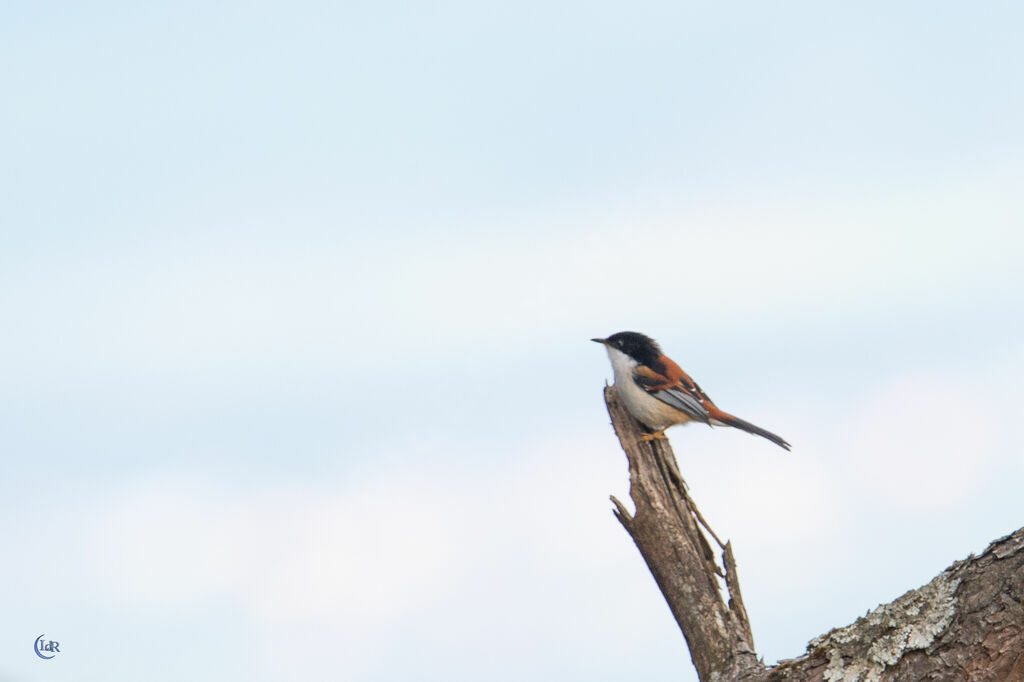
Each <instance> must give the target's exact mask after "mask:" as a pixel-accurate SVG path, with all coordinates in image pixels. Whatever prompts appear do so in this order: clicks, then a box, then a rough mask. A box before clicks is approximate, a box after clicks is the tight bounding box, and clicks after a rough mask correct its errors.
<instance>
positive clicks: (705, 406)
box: [633, 355, 716, 423]
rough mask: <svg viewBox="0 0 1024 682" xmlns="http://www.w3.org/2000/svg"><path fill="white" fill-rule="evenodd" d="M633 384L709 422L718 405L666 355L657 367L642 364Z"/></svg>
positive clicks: (655, 364)
mask: <svg viewBox="0 0 1024 682" xmlns="http://www.w3.org/2000/svg"><path fill="white" fill-rule="evenodd" d="M633 381H635V382H636V383H637V385H638V386H640V388H642V389H644V390H645V391H647V392H648V393H650V394H651V395H652V396H654V397H655V398H657V399H658V400H660V401H662V402H663V403H666V404H668V405H671V406H672V407H674V408H676V409H677V410H682V411H683V412H685V413H686V414H688V415H689V416H690V417H691V418H692V419H696V420H697V421H701V422H704V423H708V422H709V421H710V418H711V412H712V411H714V410H715V409H716V408H715V404H714V403H713V402H711V399H710V398H708V396H707V395H706V394H705V393H704V391H702V390H700V386H698V385H697V383H696V382H695V381H694V380H693V379H691V378H690V377H689V376H688V375H687V374H686V372H684V371H683V370H682V369H680V367H679V365H677V364H676V363H674V362H672V360H670V359H669V358H667V357H665V356H664V355H662V356H661V357H659V358H658V359H657V360H656V361H655V362H654V363H653V366H647V365H638V366H637V367H636V368H634V369H633Z"/></svg>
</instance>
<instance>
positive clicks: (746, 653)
mask: <svg viewBox="0 0 1024 682" xmlns="http://www.w3.org/2000/svg"><path fill="white" fill-rule="evenodd" d="M605 402H606V403H607V405H608V414H609V415H610V416H611V419H612V425H613V427H614V428H615V432H616V434H617V435H618V437H619V442H620V443H621V445H622V449H623V450H624V451H625V453H626V458H627V459H628V461H629V482H630V488H629V494H630V497H631V498H632V499H633V503H634V505H635V507H636V512H635V513H634V514H631V513H630V512H629V510H628V509H627V508H626V506H625V505H623V504H622V503H621V502H619V500H617V499H616V498H615V497H612V498H611V499H612V502H613V503H614V504H615V509H614V510H613V511H614V514H615V516H616V518H617V519H618V520H619V521H620V522H621V523H622V525H623V527H624V528H625V529H626V531H627V532H628V533H629V534H630V536H631V537H632V538H633V541H634V543H636V546H637V549H639V550H640V554H641V555H642V556H643V558H644V560H645V561H646V562H647V566H648V567H649V568H650V570H651V574H652V575H653V576H654V579H655V581H656V582H657V584H658V587H659V589H660V590H661V593H662V594H663V595H664V597H665V601H666V602H668V606H669V609H671V611H672V615H673V616H674V617H675V619H676V622H677V623H678V624H679V628H680V629H681V630H682V632H683V636H684V637H685V639H686V643H687V645H688V646H689V649H690V655H691V657H692V659H693V665H694V667H695V668H696V669H697V675H698V676H699V677H700V679H701V681H702V682H725V681H727V680H736V681H740V682H911V681H913V682H918V681H923V680H930V681H934V682H939V681H943V682H946V681H954V680H957V681H959V680H963V681H965V682H1024V528H1022V529H1020V530H1018V531H1016V532H1015V533H1013V534H1012V535H1008V536H1006V537H1004V538H1001V539H999V540H997V541H995V542H993V543H992V544H991V545H990V546H989V547H988V549H986V550H985V552H983V553H982V554H981V555H980V556H978V557H974V556H971V557H968V558H967V559H966V560H964V561H958V562H956V563H954V564H953V565H952V566H950V567H949V568H948V569H946V570H945V571H943V572H942V573H941V574H940V575H939V576H937V577H936V578H935V579H934V580H932V581H931V582H930V583H928V584H927V585H925V586H924V587H921V588H920V589H917V590H911V591H910V592H907V593H906V594H904V595H903V596H902V597H900V598H899V599H897V600H895V601H893V602H892V603H890V604H885V605H882V606H879V607H878V608H876V609H875V610H874V611H872V612H870V613H869V614H868V615H866V616H865V617H863V618H860V619H858V620H857V621H856V622H855V623H853V624H852V625H849V626H847V627H844V628H837V629H835V630H832V631H831V632H829V633H827V634H825V635H822V636H820V637H817V638H815V639H814V640H812V641H811V643H810V644H809V645H808V647H807V653H805V654H804V655H803V656H800V657H799V658H795V659H791V660H786V661H780V662H779V663H778V664H777V665H775V666H770V667H769V666H765V665H764V664H763V663H762V662H760V661H758V659H757V654H756V653H755V651H754V646H753V641H754V638H753V635H752V633H751V628H750V620H749V618H748V617H747V612H746V608H745V607H744V604H743V596H742V594H741V592H740V584H739V578H738V576H737V574H736V560H735V558H734V556H733V552H732V545H731V543H728V542H726V543H724V544H723V543H722V542H721V541H720V540H719V539H718V537H717V536H716V535H715V534H714V532H713V531H712V530H711V528H710V526H709V525H708V524H707V522H706V521H705V520H704V518H703V517H702V516H701V515H700V512H699V510H698V509H697V506H696V504H695V503H694V502H693V500H692V498H691V497H690V496H689V493H688V491H687V487H686V482H685V481H684V480H683V477H682V475H681V474H680V473H679V469H678V467H677V465H676V460H675V455H674V454H673V452H672V448H671V447H670V446H669V444H668V441H667V440H657V441H650V442H641V441H640V440H639V438H640V436H642V435H643V434H644V433H645V431H644V429H643V427H642V426H641V425H640V424H639V423H637V422H636V421H635V420H634V419H633V418H632V417H631V416H630V415H629V413H628V412H627V411H626V409H625V408H624V407H623V406H622V404H621V403H620V402H619V401H618V400H617V398H616V395H615V391H614V387H606V388H605ZM702 528H703V529H705V530H706V531H707V532H708V534H710V535H711V537H712V539H713V540H714V541H715V542H716V544H717V545H718V546H719V547H720V548H721V549H722V564H721V565H719V563H718V561H717V559H716V556H715V552H714V551H712V548H711V544H710V543H709V542H708V539H707V538H706V537H705V535H704V532H703V531H702V530H701V529H702ZM720 577H724V582H725V591H726V593H727V601H726V600H724V599H723V596H722V587H721V582H722V581H720V580H719V578H720Z"/></svg>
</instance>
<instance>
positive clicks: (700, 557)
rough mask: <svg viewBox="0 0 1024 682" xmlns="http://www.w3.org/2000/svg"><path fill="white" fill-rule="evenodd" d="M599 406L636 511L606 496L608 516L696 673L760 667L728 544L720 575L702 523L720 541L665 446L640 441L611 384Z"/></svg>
mask: <svg viewBox="0 0 1024 682" xmlns="http://www.w3.org/2000/svg"><path fill="white" fill-rule="evenodd" d="M605 401H606V403H607V405H608V414H609V415H610V416H611V418H612V425H613V426H614V427H615V432H616V433H617V434H618V436H619V442H620V443H621V444H622V449H623V450H625V452H626V457H627V458H628V460H629V494H630V497H632V498H633V503H634V505H635V506H636V513H635V514H632V515H631V514H630V513H629V511H628V510H627V509H626V507H625V505H623V504H622V503H621V502H619V501H618V500H617V499H615V498H614V497H612V502H613V503H614V504H615V517H616V518H617V519H618V520H619V521H620V522H621V523H622V525H623V527H624V528H625V529H626V532H628V533H629V534H630V536H631V537H632V538H633V542H635V543H636V546H637V549H639V550H640V554H642V555H643V557H644V560H645V561H646V562H647V566H648V567H649V568H650V569H651V573H652V574H653V575H654V579H655V580H656V581H657V583H658V587H659V588H660V589H661V593H662V594H663V595H665V600H666V601H667V602H668V605H669V608H670V609H671V610H672V615H673V616H675V619H676V622H677V623H679V627H680V629H681V630H682V631H683V636H684V637H685V638H686V642H687V644H688V645H689V647H690V655H691V656H692V658H693V665H694V666H695V667H696V668H697V674H698V675H699V676H700V679H701V680H705V681H710V680H729V679H735V678H737V677H738V676H739V675H741V674H742V673H744V672H750V671H751V670H753V669H757V668H758V667H760V664H759V663H758V661H757V656H756V655H755V653H754V644H753V640H754V638H753V635H752V634H751V630H750V620H749V619H748V618H747V612H746V609H745V608H744V606H743V598H742V596H741V595H740V591H739V579H738V578H737V576H736V562H735V560H734V559H733V556H732V548H731V546H730V545H728V544H727V545H724V549H725V556H724V565H725V569H724V570H723V568H722V567H720V566H719V565H718V563H717V562H716V558H715V553H714V552H713V551H712V549H711V545H710V544H709V543H708V540H707V538H706V537H705V536H704V533H703V532H702V531H701V526H703V527H704V528H706V529H707V530H708V533H709V534H710V535H711V536H712V538H714V540H715V542H717V543H718V544H719V545H720V546H721V545H722V543H721V541H719V540H718V538H717V537H716V536H715V535H714V533H713V532H712V531H711V529H710V527H709V526H708V524H707V523H706V522H705V521H704V519H703V517H701V515H700V512H699V511H698V510H697V505H696V504H695V503H694V502H693V500H692V499H690V496H689V495H688V494H687V492H686V482H685V481H684V480H683V477H682V475H680V473H679V469H678V467H677V466H676V460H675V455H674V454H673V453H672V448H671V447H670V446H669V444H668V441H666V440H656V441H648V442H641V441H640V440H639V438H640V436H641V435H643V433H644V431H643V430H642V427H641V426H640V424H639V423H637V422H636V421H635V420H634V419H633V418H632V417H631V416H630V415H629V413H628V412H627V411H626V409H625V407H624V406H623V405H622V404H621V403H620V402H619V401H618V399H617V397H616V394H615V390H614V388H613V387H606V388H605ZM720 576H724V577H725V582H726V587H727V590H728V591H729V595H730V599H729V600H728V604H727V603H726V602H725V601H724V600H723V599H722V592H721V588H720V582H719V577H720Z"/></svg>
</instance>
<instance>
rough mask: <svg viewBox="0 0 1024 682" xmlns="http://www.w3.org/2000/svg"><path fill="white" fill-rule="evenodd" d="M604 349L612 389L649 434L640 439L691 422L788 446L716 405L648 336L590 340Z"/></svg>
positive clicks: (624, 334)
mask: <svg viewBox="0 0 1024 682" xmlns="http://www.w3.org/2000/svg"><path fill="white" fill-rule="evenodd" d="M591 341H595V342H597V343H600V344H604V347H605V348H606V349H607V350H608V358H609V359H610V360H611V361H612V369H613V370H614V371H615V388H616V389H617V390H618V392H619V397H620V398H622V402H623V403H624V404H625V405H626V409H628V410H629V413H630V414H632V415H633V416H634V417H635V418H636V419H637V421H639V422H640V423H642V424H643V425H644V426H646V427H647V428H649V429H651V430H652V431H653V433H648V434H644V435H643V436H641V437H640V440H644V441H647V440H658V439H665V438H666V436H665V429H667V428H668V427H670V426H675V425H676V424H686V423H688V422H691V421H698V422H703V423H705V424H707V425H709V426H712V425H713V426H732V427H735V428H737V429H742V430H743V431H746V432H747V433H753V434H755V435H758V436H761V437H762V438H767V439H768V440H770V441H771V442H773V443H775V444H776V445H778V446H779V447H782V448H785V449H786V450H789V449H790V448H789V443H787V442H786V441H784V440H783V439H782V438H779V437H778V436H776V435H775V434H774V433H772V432H770V431H765V430H764V429H762V428H761V427H760V426H754V425H753V424H751V423H750V422H747V421H743V420H742V419H740V418H739V417H734V416H732V415H731V414H729V413H728V412H723V411H722V410H720V409H718V407H716V406H715V404H714V403H713V402H711V398H709V397H708V394H707V393H705V392H704V391H702V390H701V388H700V386H698V385H697V382H696V381H694V380H693V379H691V378H690V376H689V375H688V374H687V373H686V372H684V371H683V370H682V369H681V368H680V367H679V365H677V364H676V363H675V362H673V361H672V359H671V358H669V357H668V356H667V355H665V354H664V353H662V352H661V347H660V346H658V344H657V343H656V342H655V341H654V339H652V338H650V337H649V336H644V335H643V334H639V333H637V332H619V333H618V334H612V335H611V336H609V337H608V338H607V339H591Z"/></svg>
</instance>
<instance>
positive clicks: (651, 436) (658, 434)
mask: <svg viewBox="0 0 1024 682" xmlns="http://www.w3.org/2000/svg"><path fill="white" fill-rule="evenodd" d="M667 428H668V427H667V426H666V427H665V429H667ZM665 429H659V430H657V431H655V432H654V433H645V434H644V435H642V436H640V438H639V440H640V442H641V443H645V442H647V441H651V440H668V436H666V435H665Z"/></svg>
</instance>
